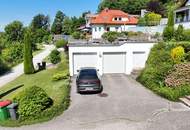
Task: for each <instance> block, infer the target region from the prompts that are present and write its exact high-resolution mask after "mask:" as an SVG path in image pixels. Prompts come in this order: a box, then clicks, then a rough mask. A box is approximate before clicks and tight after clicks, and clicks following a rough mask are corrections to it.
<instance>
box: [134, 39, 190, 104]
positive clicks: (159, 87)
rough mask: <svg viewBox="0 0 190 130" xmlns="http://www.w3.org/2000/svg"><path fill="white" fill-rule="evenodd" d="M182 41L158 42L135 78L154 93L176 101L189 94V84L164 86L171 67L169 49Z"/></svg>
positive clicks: (171, 61)
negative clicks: (174, 86) (172, 86)
mask: <svg viewBox="0 0 190 130" xmlns="http://www.w3.org/2000/svg"><path fill="white" fill-rule="evenodd" d="M179 44H180V45H181V46H183V43H178V44H176V43H171V42H170V43H164V42H163V43H158V44H156V45H154V47H153V48H152V49H151V52H150V55H149V57H148V60H147V63H146V67H145V69H144V70H143V71H142V73H141V74H140V76H139V77H138V78H137V80H138V81H139V82H140V83H142V84H143V85H144V86H145V87H147V88H149V89H151V90H152V91H154V92H155V93H156V94H159V95H160V96H162V97H165V98H167V99H169V100H172V101H176V100H178V99H179V98H180V97H182V96H185V95H190V86H188V85H184V86H181V87H176V88H170V87H167V86H165V78H166V76H168V75H169V74H170V72H171V70H172V69H173V66H174V64H173V60H172V58H171V50H172V49H173V48H175V47H178V46H179Z"/></svg>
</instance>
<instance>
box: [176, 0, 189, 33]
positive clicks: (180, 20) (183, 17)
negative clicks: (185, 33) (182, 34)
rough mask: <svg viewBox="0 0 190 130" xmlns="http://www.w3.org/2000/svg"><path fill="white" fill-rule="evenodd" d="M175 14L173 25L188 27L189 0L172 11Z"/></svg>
mask: <svg viewBox="0 0 190 130" xmlns="http://www.w3.org/2000/svg"><path fill="white" fill-rule="evenodd" d="M174 14H175V27H176V28H177V27H178V26H179V25H183V27H184V28H185V29H190V0H187V1H186V4H185V5H184V6H182V7H181V8H179V9H177V10H175V11H174Z"/></svg>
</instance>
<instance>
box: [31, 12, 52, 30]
mask: <svg viewBox="0 0 190 130" xmlns="http://www.w3.org/2000/svg"><path fill="white" fill-rule="evenodd" d="M49 25H50V20H49V16H45V15H44V14H38V15H36V16H34V18H33V20H32V23H31V27H32V29H34V30H36V29H45V30H47V29H48V28H49Z"/></svg>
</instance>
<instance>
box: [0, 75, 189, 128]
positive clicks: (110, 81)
mask: <svg viewBox="0 0 190 130" xmlns="http://www.w3.org/2000/svg"><path fill="white" fill-rule="evenodd" d="M103 86H104V93H106V94H108V96H107V97H100V96H99V95H79V94H76V86H75V79H73V82H72V90H71V106H70V108H69V109H68V110H67V111H65V113H64V114H62V115H61V116H59V117H57V118H55V119H53V120H52V121H49V122H45V123H41V124H36V125H32V126H23V127H20V128H3V127H0V130H189V129H190V111H189V108H187V107H186V106H184V105H183V104H181V103H173V102H169V101H168V100H165V99H163V98H160V97H158V96H156V95H155V94H153V93H152V92H151V91H149V90H147V89H146V88H144V87H143V86H142V85H140V84H139V83H137V82H136V81H135V80H133V79H131V78H130V77H127V76H125V75H106V76H104V77H103Z"/></svg>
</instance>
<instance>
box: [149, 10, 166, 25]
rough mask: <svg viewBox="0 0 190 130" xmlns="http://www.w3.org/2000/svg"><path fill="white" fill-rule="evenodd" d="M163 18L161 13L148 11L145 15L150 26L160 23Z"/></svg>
mask: <svg viewBox="0 0 190 130" xmlns="http://www.w3.org/2000/svg"><path fill="white" fill-rule="evenodd" d="M161 18H162V16H161V15H160V14H156V13H153V12H150V13H147V14H146V15H145V21H146V25H148V26H155V25H159V24H160V20H161Z"/></svg>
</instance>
